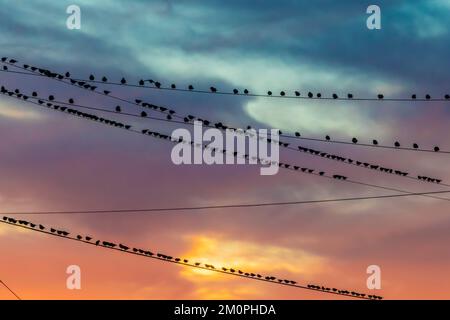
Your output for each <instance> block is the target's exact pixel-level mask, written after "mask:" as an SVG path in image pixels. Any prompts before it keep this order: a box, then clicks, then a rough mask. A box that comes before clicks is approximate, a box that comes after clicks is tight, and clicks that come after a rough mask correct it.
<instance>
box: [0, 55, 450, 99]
mask: <svg viewBox="0 0 450 320" xmlns="http://www.w3.org/2000/svg"><path fill="white" fill-rule="evenodd" d="M1 61H2V62H3V63H9V64H13V65H14V64H15V63H17V62H18V61H17V60H16V59H8V58H7V57H3V58H2V59H1ZM22 67H23V68H24V69H25V70H31V71H36V70H39V68H38V67H35V66H30V65H28V64H23V65H22ZM3 70H8V67H7V66H6V65H4V66H3ZM51 76H54V77H57V78H59V79H61V80H62V79H63V78H64V76H63V75H59V74H55V73H52V74H51ZM65 77H66V78H69V77H70V73H69V72H66V74H65ZM74 80H75V81H78V82H84V83H86V82H94V83H104V84H112V85H123V86H140V87H147V88H154V89H166V90H177V91H190V92H197V93H212V94H214V93H216V94H218V93H219V94H228V95H237V96H242V95H243V96H257V97H261V96H266V97H278V98H308V99H322V98H323V99H330V100H343V99H345V100H353V99H356V100H384V99H386V98H385V95H384V94H382V93H379V94H377V95H376V98H368V97H364V98H356V97H355V96H354V94H353V93H347V94H346V95H344V96H339V95H338V94H337V93H333V94H331V96H329V97H325V96H323V95H322V93H320V92H317V93H313V92H311V91H309V92H307V93H303V94H302V93H301V92H300V91H297V90H295V91H292V94H289V93H288V91H286V90H281V91H280V92H279V93H278V94H277V93H275V92H273V91H271V90H268V91H267V92H266V93H265V94H261V93H251V92H250V91H249V90H248V89H244V90H242V91H239V90H238V89H237V88H234V89H232V90H231V91H220V90H219V89H218V88H217V86H210V87H209V88H208V89H207V90H198V89H195V88H194V86H193V85H192V84H189V85H188V86H186V87H185V88H180V87H178V86H177V85H176V84H175V83H172V84H170V85H167V86H164V85H163V84H162V83H161V82H160V81H156V80H153V79H140V80H139V81H138V82H137V84H135V85H134V84H130V83H128V81H127V80H126V79H125V78H124V77H122V78H121V79H120V81H118V82H113V81H109V80H108V78H107V77H105V76H103V77H101V78H100V79H97V80H96V77H95V76H94V75H93V74H91V75H89V77H88V78H87V79H74ZM146 83H148V85H146ZM386 100H389V101H405V100H409V101H415V100H418V101H442V100H450V94H445V95H444V97H443V98H432V97H431V95H430V94H425V95H424V96H423V97H419V96H418V95H417V94H412V95H411V97H410V98H388V99H386Z"/></svg>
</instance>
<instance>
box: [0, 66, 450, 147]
mask: <svg viewBox="0 0 450 320" xmlns="http://www.w3.org/2000/svg"><path fill="white" fill-rule="evenodd" d="M1 61H2V62H3V63H8V64H10V65H12V66H14V67H16V68H21V69H24V70H28V71H31V72H33V73H35V74H39V75H41V76H45V77H49V78H54V79H57V80H60V81H63V80H69V82H64V83H70V84H72V85H76V86H79V87H81V88H84V89H88V90H91V91H95V92H97V91H96V89H97V88H98V87H97V86H93V85H90V84H89V83H88V82H89V81H91V82H92V81H95V76H94V75H92V74H91V75H90V76H89V79H74V78H72V77H71V74H70V72H66V73H65V74H64V75H63V74H60V73H57V72H53V71H50V70H48V69H44V68H39V67H35V66H30V65H28V64H24V65H23V66H19V65H16V63H17V62H18V61H17V60H15V59H9V60H8V58H7V57H3V58H1ZM4 67H6V69H7V66H4ZM146 81H148V82H150V83H152V84H155V86H156V87H157V88H161V83H160V82H158V81H153V80H140V81H139V85H140V86H143V85H144V84H145V82H146ZM96 82H100V81H96ZM101 82H102V83H105V84H115V83H111V82H108V79H107V78H106V77H103V78H102V81H101ZM120 84H122V85H126V84H127V81H126V79H125V78H122V79H121V81H120ZM172 86H174V88H176V86H175V85H172ZM172 86H171V87H172ZM188 88H190V90H193V86H192V85H189V87H188ZM212 88H214V89H215V91H212V92H217V89H216V88H215V87H212ZM235 90H237V89H235ZM246 92H247V94H248V93H249V92H248V90H246ZM283 92H284V91H283ZM97 93H102V94H104V95H110V93H111V91H109V90H103V91H101V92H97ZM297 94H298V95H300V93H299V92H296V95H297ZM318 96H319V97H321V94H318ZM349 96H350V97H353V95H352V94H349ZM378 96H379V98H380V97H381V98H382V97H384V95H382V94H379V95H378ZM308 97H310V98H312V97H313V94H312V93H311V92H309V93H308ZM333 97H336V98H338V97H337V95H336V94H334V95H333ZM449 97H450V95H448V94H447V95H445V99H446V100H448V98H449ZM113 98H117V97H113ZM416 98H417V95H416V94H413V95H412V99H416ZM426 99H427V100H429V99H431V96H430V95H428V94H427V95H426ZM119 100H123V101H125V102H128V103H132V104H135V105H140V106H142V107H145V108H150V109H153V110H155V111H158V112H162V113H166V114H167V115H166V118H167V119H168V120H171V119H172V118H173V117H174V114H175V113H176V112H175V110H172V109H169V108H166V107H161V106H156V105H154V104H151V103H147V102H143V101H142V100H141V99H136V100H135V101H134V102H133V101H128V100H126V99H119ZM121 109H122V108H121V107H120V106H117V107H116V110H117V112H120V111H121ZM142 114H143V116H145V114H146V113H145V112H142ZM178 117H179V118H180V119H183V121H184V122H186V123H187V122H191V121H193V120H195V119H197V120H199V121H203V123H204V125H206V126H209V124H210V123H212V122H211V121H209V120H204V119H201V118H198V117H196V116H193V115H188V116H178ZM214 126H215V127H216V128H219V129H224V130H225V129H228V128H230V129H232V127H229V126H225V125H223V124H222V123H221V122H218V123H216V124H215V125H214ZM286 137H290V138H293V137H294V136H289V135H287V136H286ZM295 137H296V138H300V137H301V134H300V133H299V132H295ZM317 140H323V141H327V142H333V140H332V139H331V137H330V136H329V135H326V136H325V139H317ZM351 141H352V143H353V144H358V142H359V141H358V139H357V138H355V137H353V138H352V139H351ZM372 145H373V146H379V142H378V140H376V139H373V140H372ZM393 147H394V148H401V147H402V145H401V144H400V142H399V141H395V142H394V144H393ZM408 149H411V150H421V149H420V147H419V145H418V144H417V143H413V144H412V145H411V147H408ZM432 150H433V151H434V152H439V151H440V148H439V147H438V146H434V147H433V148H432Z"/></svg>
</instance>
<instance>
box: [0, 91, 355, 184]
mask: <svg viewBox="0 0 450 320" xmlns="http://www.w3.org/2000/svg"><path fill="white" fill-rule="evenodd" d="M0 93H2V94H6V95H8V96H10V97H14V98H17V99H22V100H24V101H26V102H29V103H32V104H35V105H38V106H43V107H47V108H50V109H52V110H55V111H60V112H64V113H67V114H69V115H73V116H78V117H81V118H84V119H88V120H92V121H95V122H99V123H102V124H105V125H110V126H113V127H118V128H121V129H125V130H128V131H132V132H136V133H140V134H144V135H148V136H151V137H154V138H159V139H164V140H169V141H172V142H175V143H189V144H191V145H193V146H194V147H199V148H203V149H211V151H213V152H220V153H223V154H226V155H229V156H234V157H242V158H245V159H249V157H250V156H249V155H248V154H239V153H238V152H236V151H234V152H232V151H228V150H226V149H222V150H219V149H218V148H213V147H209V146H203V145H202V144H196V143H194V142H193V141H189V140H183V139H182V138H179V139H173V138H172V137H171V136H170V135H167V134H162V133H159V132H155V131H150V130H148V129H143V130H140V131H139V130H134V129H132V126H131V125H128V124H124V123H122V122H119V121H115V120H110V119H107V118H104V117H99V116H97V115H94V114H90V113H86V112H82V111H79V110H77V109H74V108H68V107H64V106H60V105H58V104H54V103H51V102H47V103H45V102H44V101H43V100H38V102H32V101H30V100H29V97H28V96H27V95H23V94H21V93H16V92H15V91H9V90H8V89H6V88H5V87H4V86H1V89H0ZM253 160H257V161H258V162H259V163H261V164H264V165H270V164H272V162H271V161H269V160H267V159H261V158H257V157H255V158H254V159H253ZM275 164H277V165H278V166H279V167H281V168H286V169H291V170H296V171H301V172H304V173H310V174H316V175H320V176H325V172H324V171H317V170H315V169H310V168H302V167H300V166H294V165H291V164H286V163H278V162H276V163H275ZM332 177H333V178H334V179H338V180H347V177H345V176H342V175H333V176H332Z"/></svg>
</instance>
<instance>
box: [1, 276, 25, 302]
mask: <svg viewBox="0 0 450 320" xmlns="http://www.w3.org/2000/svg"><path fill="white" fill-rule="evenodd" d="M0 283H1V284H3V286H4V287H5V288H6V289H8V290H9V292H11V293H12V294H13V295H14V296H15V297H16V298H17V300H22V299H20V297H19V296H18V295H17V294H16V293H15V292H14V291H12V289H11V288H10V287H8V286H7V285H6V283H4V282H3V281H2V280H0Z"/></svg>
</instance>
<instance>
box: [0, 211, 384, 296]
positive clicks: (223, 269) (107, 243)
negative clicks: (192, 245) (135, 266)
mask: <svg viewBox="0 0 450 320" xmlns="http://www.w3.org/2000/svg"><path fill="white" fill-rule="evenodd" d="M2 220H3V222H4V223H7V224H11V225H19V226H22V227H24V228H27V229H31V230H38V231H40V232H43V233H47V234H50V235H54V236H56V235H57V236H60V237H65V238H68V239H71V240H76V241H81V242H84V243H89V244H92V245H95V246H101V247H105V248H108V249H116V250H120V251H124V252H129V253H134V254H137V255H142V256H146V257H150V258H154V259H159V260H163V261H170V262H174V263H177V264H182V265H185V266H189V267H194V268H201V269H207V270H211V271H218V272H221V273H226V274H233V275H239V276H242V277H247V278H251V279H257V280H262V281H267V282H273V283H279V284H285V285H291V286H295V287H298V288H302V289H312V290H317V291H322V292H326V293H335V294H339V295H346V296H353V297H356V298H365V299H372V300H380V299H382V297H380V296H377V295H366V294H364V293H359V292H356V291H349V290H341V289H337V288H330V287H325V286H318V285H315V284H308V285H307V286H302V285H298V284H297V282H296V281H294V280H289V279H281V278H278V277H274V276H272V275H262V274H260V273H253V272H247V271H243V270H241V269H238V268H229V267H216V266H214V265H212V264H207V263H201V262H191V261H190V260H188V259H185V258H178V257H173V256H171V255H167V254H164V253H158V252H153V251H150V250H147V249H142V248H136V247H131V246H129V245H126V244H122V243H115V242H110V241H103V240H96V239H94V238H93V237H91V236H83V235H80V234H77V235H76V236H73V237H72V236H70V235H71V233H70V232H68V231H66V230H60V229H57V228H53V227H51V228H48V227H45V226H44V225H42V224H37V223H33V222H30V221H26V220H21V219H16V218H11V217H7V216H4V217H3V219H2Z"/></svg>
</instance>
